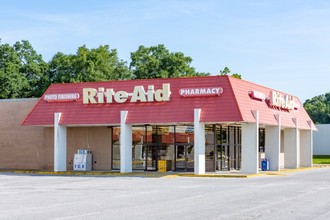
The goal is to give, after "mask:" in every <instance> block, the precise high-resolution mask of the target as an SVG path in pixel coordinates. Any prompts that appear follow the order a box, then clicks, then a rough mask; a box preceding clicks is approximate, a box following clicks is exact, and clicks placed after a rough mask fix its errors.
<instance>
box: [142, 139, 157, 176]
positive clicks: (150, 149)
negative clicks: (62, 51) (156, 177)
mask: <svg viewBox="0 0 330 220" xmlns="http://www.w3.org/2000/svg"><path fill="white" fill-rule="evenodd" d="M143 148H144V149H145V150H144V159H145V163H144V164H145V166H144V170H145V171H156V170H158V167H157V164H158V151H157V145H154V144H144V145H143Z"/></svg>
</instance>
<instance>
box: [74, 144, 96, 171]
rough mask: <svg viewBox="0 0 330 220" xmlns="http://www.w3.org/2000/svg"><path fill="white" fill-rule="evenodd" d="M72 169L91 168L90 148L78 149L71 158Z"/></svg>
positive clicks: (84, 169) (87, 169)
mask: <svg viewBox="0 0 330 220" xmlns="http://www.w3.org/2000/svg"><path fill="white" fill-rule="evenodd" d="M73 170H77V171H79V170H80V171H89V170H92V154H91V152H90V150H84V149H78V151H77V153H76V154H75V155H74V159H73Z"/></svg>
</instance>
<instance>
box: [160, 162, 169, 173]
mask: <svg viewBox="0 0 330 220" xmlns="http://www.w3.org/2000/svg"><path fill="white" fill-rule="evenodd" d="M166 165H167V164H166V160H158V172H166V171H167V170H166Z"/></svg>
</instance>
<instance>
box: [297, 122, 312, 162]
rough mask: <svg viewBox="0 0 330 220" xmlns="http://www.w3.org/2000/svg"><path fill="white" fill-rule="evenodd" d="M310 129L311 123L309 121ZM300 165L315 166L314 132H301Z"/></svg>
mask: <svg viewBox="0 0 330 220" xmlns="http://www.w3.org/2000/svg"><path fill="white" fill-rule="evenodd" d="M309 124H310V127H311V122H310V121H309ZM300 165H301V166H303V167H312V166H313V130H312V128H311V129H310V130H301V131H300Z"/></svg>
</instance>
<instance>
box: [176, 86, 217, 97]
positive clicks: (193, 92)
mask: <svg viewBox="0 0 330 220" xmlns="http://www.w3.org/2000/svg"><path fill="white" fill-rule="evenodd" d="M222 92H223V89H222V88H221V87H210V88H187V89H180V90H179V94H180V95H181V96H183V97H187V96H218V95H220V94H221V93H222Z"/></svg>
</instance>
